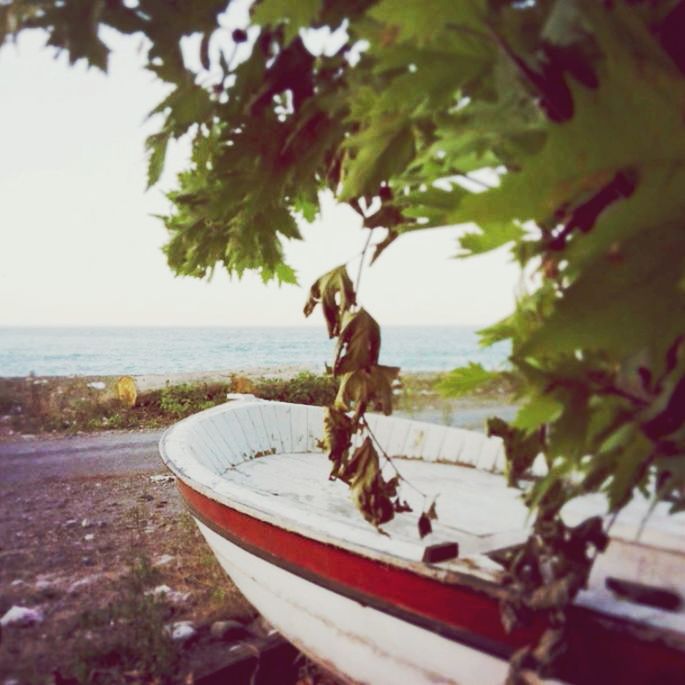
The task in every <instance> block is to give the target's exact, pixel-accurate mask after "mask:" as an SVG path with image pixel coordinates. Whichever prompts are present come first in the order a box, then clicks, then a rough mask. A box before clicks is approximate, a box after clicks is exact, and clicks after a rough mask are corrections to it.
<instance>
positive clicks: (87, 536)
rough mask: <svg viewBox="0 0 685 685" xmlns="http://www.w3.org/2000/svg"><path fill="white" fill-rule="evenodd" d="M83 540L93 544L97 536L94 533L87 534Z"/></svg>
mask: <svg viewBox="0 0 685 685" xmlns="http://www.w3.org/2000/svg"><path fill="white" fill-rule="evenodd" d="M83 539H84V540H85V541H86V542H92V541H93V540H95V534H94V533H87V534H86V535H84V536H83Z"/></svg>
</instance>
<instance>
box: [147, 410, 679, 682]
mask: <svg viewBox="0 0 685 685" xmlns="http://www.w3.org/2000/svg"><path fill="white" fill-rule="evenodd" d="M368 421H369V424H370V427H371V429H372V430H373V432H374V434H375V436H376V438H377V439H378V440H379V442H380V443H381V444H382V445H383V447H384V448H385V450H386V451H387V452H388V454H390V455H394V456H395V457H396V459H397V461H396V463H397V464H398V466H399V468H400V470H401V472H402V474H403V475H404V476H405V478H406V479H407V480H408V481H410V482H411V483H412V484H414V485H415V486H417V487H418V488H419V489H420V490H422V491H423V492H424V493H428V494H430V495H433V494H437V495H438V496H439V497H438V501H437V502H438V505H437V509H438V514H439V520H438V521H436V522H435V523H434V529H433V532H432V533H431V534H430V535H428V536H427V537H426V538H424V539H423V540H421V539H420V538H419V536H418V534H417V530H416V517H417V514H402V515H398V516H396V517H395V519H394V520H392V521H391V522H389V523H388V524H386V525H385V526H384V529H385V531H386V532H387V535H383V534H381V533H379V532H378V531H377V530H376V529H375V528H374V527H372V526H370V525H369V524H368V523H366V522H365V521H364V519H363V518H362V516H361V515H360V514H359V512H358V511H357V510H356V509H355V507H354V506H353V504H352V502H351V501H350V499H349V493H348V488H347V486H346V485H345V484H344V483H342V482H340V481H329V480H328V473H329V470H330V462H329V461H328V460H327V458H326V455H325V454H322V452H321V450H320V448H319V447H318V441H319V440H320V439H321V437H322V408H320V407H312V406H304V405H294V404H286V403H280V402H261V401H237V402H228V403H227V404H224V405H221V406H219V407H215V408H213V409H210V410H208V411H204V412H201V413H199V414H196V415H194V416H191V417H189V418H187V419H185V420H183V421H181V422H179V423H178V424H176V425H175V426H173V427H172V428H170V429H169V430H168V431H167V432H166V433H165V434H164V436H163V437H162V440H161V442H160V451H161V454H162V458H163V459H164V462H165V463H166V465H167V466H168V468H169V469H170V470H171V471H172V472H173V473H174V474H175V475H176V477H177V483H178V487H179V489H180V491H181V493H182V495H183V497H184V499H185V501H186V503H187V505H188V507H189V509H190V512H191V513H192V515H193V517H194V519H195V521H196V522H197V525H198V526H199V528H200V530H201V531H202V534H203V535H204V537H205V538H206V540H207V542H208V544H209V546H210V547H211V549H212V550H213V552H214V554H215V555H216V557H217V558H218V560H219V561H220V563H221V565H222V566H223V568H224V569H225V570H226V572H227V573H228V574H229V576H230V577H231V578H232V579H233V581H234V582H235V584H236V585H237V586H238V588H239V589H240V590H241V592H242V593H243V594H244V595H245V597H246V598H247V599H248V600H249V601H250V602H251V603H252V604H253V605H254V606H255V607H256V609H257V610H258V611H259V612H260V613H262V614H263V615H264V616H265V617H266V618H267V619H268V620H269V621H270V622H271V623H272V624H273V625H274V626H275V627H276V628H277V629H278V630H279V631H280V632H281V633H282V634H283V635H284V636H285V637H286V638H287V639H289V640H290V641H291V642H293V643H294V644H295V645H296V646H297V647H298V648H299V649H300V650H301V651H303V652H304V653H305V654H307V655H308V656H310V657H311V658H312V659H314V660H315V661H317V662H319V663H321V664H322V665H323V666H324V667H326V668H327V669H329V670H330V671H332V672H334V673H336V674H337V675H339V676H341V677H342V679H343V680H345V681H348V682H359V683H374V684H376V683H378V684H384V683H388V684H392V685H396V684H398V683H411V684H412V685H419V684H424V683H426V684H428V683H433V684H435V683H460V684H461V685H487V684H489V683H502V682H504V680H505V678H506V674H507V669H508V662H507V659H508V657H509V655H510V654H511V653H512V652H513V650H514V649H516V648H517V647H519V646H521V645H522V644H525V643H526V641H527V640H529V639H530V638H531V637H532V636H534V635H535V633H536V630H538V632H539V627H538V628H535V627H533V628H531V629H530V630H528V631H521V632H515V633H513V634H511V635H510V634H507V633H506V631H505V630H504V629H503V627H502V623H501V621H500V615H499V602H500V600H501V598H502V597H504V596H505V592H506V590H505V588H504V587H503V586H502V582H501V581H502V575H503V569H502V567H501V566H500V565H499V564H498V563H497V562H496V561H495V560H494V559H493V556H492V555H493V554H494V556H495V557H496V556H497V552H498V550H502V549H504V548H509V547H511V546H514V545H517V544H520V543H522V542H523V541H524V540H525V539H526V537H527V509H526V508H525V507H524V505H523V504H522V502H521V499H520V493H519V491H518V490H516V489H513V488H508V487H507V486H506V483H505V479H504V478H503V477H502V475H501V470H502V466H503V461H504V456H503V450H502V445H501V442H500V440H499V439H497V438H487V437H486V436H485V435H482V434H480V433H476V432H472V431H466V430H462V429H459V428H451V427H445V426H439V425H434V424H427V423H419V422H416V421H412V420H408V419H403V418H396V417H386V416H376V415H373V416H370V417H368ZM535 468H537V469H538V471H539V470H540V469H542V468H544V467H543V466H541V465H540V464H537V465H536V467H535ZM403 496H405V497H406V499H407V500H409V503H410V505H412V506H413V507H414V509H415V511H420V509H421V506H422V505H423V503H424V502H423V499H422V497H421V496H420V495H417V494H416V493H415V492H414V491H413V490H411V489H410V488H406V489H405V490H404V491H403ZM602 501H603V500H602V499H601V498H599V499H598V498H590V499H589V500H586V501H582V502H579V503H577V504H574V505H573V506H572V507H570V508H569V509H568V512H566V511H565V517H566V518H567V522H573V519H574V518H575V519H576V520H578V521H580V520H582V519H583V518H585V517H586V516H587V515H589V514H590V513H595V512H596V511H597V509H598V507H601V506H602ZM644 512H645V503H644V502H639V501H635V502H633V503H631V505H630V506H628V507H627V508H626V509H625V510H624V511H623V512H622V514H621V515H620V516H619V518H618V519H617V520H616V522H615V523H614V525H613V527H612V528H611V543H610V545H609V548H608V550H607V552H606V553H605V554H603V555H602V556H601V557H600V558H599V560H598V562H597V563H596V564H595V567H594V569H593V572H592V576H591V579H590V583H589V587H588V589H587V590H585V591H583V592H581V594H580V595H579V597H578V598H577V600H576V603H575V605H574V607H573V608H572V610H571V615H570V619H569V620H570V631H569V635H570V638H569V645H568V650H567V652H566V654H565V656H564V657H562V660H561V663H560V668H561V677H562V679H563V680H564V681H567V682H578V683H594V682H597V683H600V682H601V683H622V684H625V683H654V684H656V683H658V684H659V685H664V684H666V683H673V684H675V683H683V682H685V612H684V611H683V608H682V602H681V600H680V598H681V597H683V596H685V544H684V543H685V515H683V514H678V515H674V516H671V515H668V514H667V513H666V511H665V510H662V509H661V507H657V508H656V510H655V511H654V512H653V514H652V516H651V517H650V519H649V521H648V524H647V525H646V526H645V527H644V530H640V529H641V524H642V523H643V518H644ZM638 532H639V533H640V537H639V540H638V539H637V534H638ZM455 543H456V544H455ZM631 582H632V583H638V584H639V587H641V588H643V589H646V592H644V593H642V595H643V598H642V599H639V601H631V600H628V599H626V598H625V597H621V588H622V587H625V586H630V583H631ZM610 587H611V588H613V590H611V589H609V588H610ZM654 597H657V598H660V599H659V600H658V601H655V600H654ZM645 598H646V599H645ZM664 598H666V601H662V600H663V599H664Z"/></svg>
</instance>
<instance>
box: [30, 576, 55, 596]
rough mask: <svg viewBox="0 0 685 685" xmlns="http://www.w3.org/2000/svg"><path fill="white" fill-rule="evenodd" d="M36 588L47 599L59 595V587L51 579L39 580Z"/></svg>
mask: <svg viewBox="0 0 685 685" xmlns="http://www.w3.org/2000/svg"><path fill="white" fill-rule="evenodd" d="M35 588H36V590H37V591H38V592H39V593H40V594H41V596H42V597H45V598H46V599H53V598H55V597H57V595H59V588H58V587H57V586H56V585H55V584H54V583H53V582H52V581H50V580H45V579H40V580H37V581H36V585H35Z"/></svg>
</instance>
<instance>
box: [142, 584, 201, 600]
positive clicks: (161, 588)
mask: <svg viewBox="0 0 685 685" xmlns="http://www.w3.org/2000/svg"><path fill="white" fill-rule="evenodd" d="M145 594H146V595H152V596H154V597H162V596H163V597H166V599H168V600H169V601H170V602H171V603H172V604H183V602H185V601H186V600H187V599H188V597H190V592H179V591H178V590H172V589H171V588H170V587H169V586H168V585H158V586H157V587H156V588H153V589H152V590H147V591H146V592H145Z"/></svg>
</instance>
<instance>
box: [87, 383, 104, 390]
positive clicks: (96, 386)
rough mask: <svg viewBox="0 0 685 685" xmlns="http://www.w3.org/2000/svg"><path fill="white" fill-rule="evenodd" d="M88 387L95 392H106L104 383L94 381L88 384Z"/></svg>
mask: <svg viewBox="0 0 685 685" xmlns="http://www.w3.org/2000/svg"><path fill="white" fill-rule="evenodd" d="M88 387H89V388H93V390H104V389H105V387H106V386H105V384H104V383H103V382H102V381H93V382H92V383H88Z"/></svg>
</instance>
